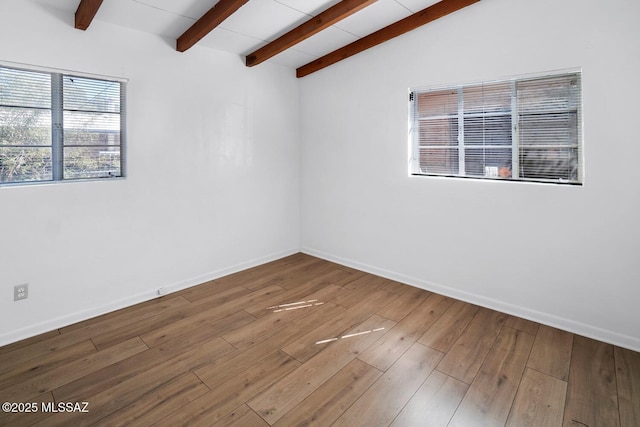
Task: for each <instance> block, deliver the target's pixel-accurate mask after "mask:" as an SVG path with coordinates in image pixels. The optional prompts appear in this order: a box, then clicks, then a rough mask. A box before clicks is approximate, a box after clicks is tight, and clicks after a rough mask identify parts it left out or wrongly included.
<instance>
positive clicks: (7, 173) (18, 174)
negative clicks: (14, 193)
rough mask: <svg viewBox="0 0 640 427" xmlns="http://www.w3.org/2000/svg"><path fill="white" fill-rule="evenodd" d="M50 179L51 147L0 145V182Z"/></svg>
mask: <svg viewBox="0 0 640 427" xmlns="http://www.w3.org/2000/svg"><path fill="white" fill-rule="evenodd" d="M51 179H52V172H51V148H36V147H3V146H0V182H21V181H23V182H24V181H47V180H51Z"/></svg>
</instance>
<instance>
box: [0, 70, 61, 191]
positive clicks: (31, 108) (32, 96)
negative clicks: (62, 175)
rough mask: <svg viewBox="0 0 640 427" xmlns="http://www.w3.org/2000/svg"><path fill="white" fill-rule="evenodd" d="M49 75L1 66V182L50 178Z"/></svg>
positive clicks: (51, 175)
mask: <svg viewBox="0 0 640 427" xmlns="http://www.w3.org/2000/svg"><path fill="white" fill-rule="evenodd" d="M51 156H52V151H51V75H50V74H48V73H40V72H32V71H23V70H15V69H11V68H2V67H0V182H28V181H47V180H51V179H52V177H53V172H52V158H51Z"/></svg>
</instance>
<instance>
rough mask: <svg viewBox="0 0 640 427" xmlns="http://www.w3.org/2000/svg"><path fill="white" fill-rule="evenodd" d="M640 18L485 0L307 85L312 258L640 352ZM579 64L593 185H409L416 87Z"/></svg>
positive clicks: (622, 10) (631, 9) (584, 5)
mask: <svg viewBox="0 0 640 427" xmlns="http://www.w3.org/2000/svg"><path fill="white" fill-rule="evenodd" d="M638 16H640V2H637V1H632V0H612V1H609V2H606V3H603V2H602V1H600V0H561V1H558V0H483V1H481V2H479V3H476V4H474V5H472V6H470V7H468V8H467V9H465V10H462V11H460V12H457V13H455V14H454V15H451V16H448V17H445V18H443V19H441V20H439V21H436V22H434V23H431V24H429V25H427V26H425V27H422V28H420V29H418V30H415V31H413V32H411V33H409V34H406V35H404V36H401V37H399V38H396V39H394V40H392V41H390V42H387V43H386V44H384V45H381V46H378V47H376V48H373V49H370V50H368V51H366V52H364V53H361V54H359V55H357V56H355V57H352V58H350V59H348V60H346V61H343V62H341V63H339V64H336V65H334V66H332V67H330V68H327V69H324V70H322V71H320V72H317V73H315V74H312V75H311V76H309V77H306V78H304V79H302V80H301V86H300V91H301V92H300V93H301V101H300V103H301V136H302V148H301V158H302V161H301V185H302V196H301V197H302V199H301V222H302V235H301V239H302V247H303V250H304V251H306V252H308V253H311V254H315V255H319V256H322V257H325V258H328V259H332V260H335V261H338V262H342V263H345V264H348V265H351V266H354V267H357V268H362V269H364V270H368V271H372V272H374V273H379V274H382V275H386V276H388V277H392V278H396V279H399V280H403V281H405V282H408V283H412V284H414V285H417V286H421V287H424V288H426V289H431V290H435V291H437V292H441V293H444V294H448V295H451V296H454V297H458V298H461V299H464V300H467V301H471V302H475V303H478V304H482V305H485V306H489V307H493V308H496V309H499V310H503V311H506V312H509V313H513V314H516V315H520V316H523V317H526V318H530V319H534V320H537V321H541V322H543V323H547V324H551V325H556V326H559V327H562V328H564V329H569V330H572V331H575V332H578V333H581V334H584V335H588V336H591V337H595V338H599V339H602V340H604V341H608V342H612V343H616V344H619V345H623V346H626V347H629V348H634V349H636V350H640V309H638V304H639V303H640V225H639V224H640V223H639V218H640V190H639V187H638V181H639V178H638V176H637V173H638V168H637V165H638V157H640V144H639V143H638V141H639V140H638V136H637V135H636V134H634V133H633V132H632V131H631V130H632V129H634V128H635V124H636V123H637V122H638V115H637V114H638V108H637V100H638V99H640V84H639V83H638V78H639V76H640V74H638V70H639V69H640V43H639V40H640V25H638ZM574 67H581V68H582V71H583V104H584V148H585V156H586V158H585V180H584V185H583V186H581V187H575V186H557V185H545V184H530V183H513V182H486V181H478V180H456V179H438V178H427V177H409V176H408V173H407V170H408V160H407V159H408V150H407V136H406V135H407V108H408V106H407V92H408V88H410V87H416V86H426V85H444V84H452V83H464V82H476V81H483V80H492V79H496V78H500V77H508V76H514V75H521V74H528V73H537V72H544V71H550V70H557V69H566V68H574Z"/></svg>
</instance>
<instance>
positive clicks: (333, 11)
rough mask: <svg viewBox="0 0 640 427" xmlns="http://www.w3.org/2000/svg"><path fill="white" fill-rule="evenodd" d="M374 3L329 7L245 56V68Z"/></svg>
mask: <svg viewBox="0 0 640 427" xmlns="http://www.w3.org/2000/svg"><path fill="white" fill-rule="evenodd" d="M376 1H377V0H342V1H341V2H340V3H338V4H335V5H333V6H331V7H330V8H329V9H327V10H325V11H324V12H322V13H320V14H319V15H317V16H314V17H313V18H311V19H309V20H308V21H306V22H305V23H304V24H301V25H299V26H297V27H296V28H294V29H293V30H291V31H289V32H288V33H286V34H284V35H282V36H280V37H278V38H277V39H276V40H274V41H272V42H271V43H269V44H267V45H265V46H263V47H261V48H260V49H258V50H256V51H255V52H252V53H250V54H249V55H247V57H246V59H245V63H246V65H247V67H253V66H254V65H258V64H260V63H261V62H264V61H266V60H267V59H269V58H271V57H273V56H275V55H277V54H279V53H280V52H283V51H285V50H286V49H289V48H290V47H291V46H294V45H296V44H298V43H300V42H301V41H303V40H306V39H308V38H309V37H311V36H313V35H314V34H317V33H319V32H320V31H322V30H324V29H325V28H328V27H330V26H332V25H333V24H335V23H336V22H340V21H342V20H343V19H344V18H346V17H348V16H351V15H353V14H354V13H356V12H358V11H359V10H362V9H364V8H365V7H367V6H369V5H371V4H373V3H375V2H376Z"/></svg>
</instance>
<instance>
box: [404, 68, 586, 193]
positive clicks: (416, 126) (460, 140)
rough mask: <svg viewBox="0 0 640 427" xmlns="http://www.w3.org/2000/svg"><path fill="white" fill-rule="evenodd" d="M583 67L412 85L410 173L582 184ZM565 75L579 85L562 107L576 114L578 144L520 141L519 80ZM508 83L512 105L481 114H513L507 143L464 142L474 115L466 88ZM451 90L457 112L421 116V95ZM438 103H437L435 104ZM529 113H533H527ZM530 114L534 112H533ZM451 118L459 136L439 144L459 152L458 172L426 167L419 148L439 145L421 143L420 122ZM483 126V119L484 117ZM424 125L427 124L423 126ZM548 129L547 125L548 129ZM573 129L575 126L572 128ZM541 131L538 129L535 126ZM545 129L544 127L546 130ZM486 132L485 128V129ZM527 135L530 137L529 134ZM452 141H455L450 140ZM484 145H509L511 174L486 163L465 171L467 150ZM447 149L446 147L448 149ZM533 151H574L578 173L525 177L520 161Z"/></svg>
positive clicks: (566, 111)
mask: <svg viewBox="0 0 640 427" xmlns="http://www.w3.org/2000/svg"><path fill="white" fill-rule="evenodd" d="M581 74H582V73H581V70H580V69H571V70H561V71H555V72H547V73H538V74H530V75H526V76H518V77H512V78H508V79H501V80H495V81H489V82H479V83H467V84H456V85H448V86H438V87H427V88H411V89H410V90H409V174H410V175H411V176H439V177H450V178H473V179H491V180H501V181H519V182H522V181H525V182H543V183H556V184H572V185H582V184H583V181H584V172H583V169H584V160H583V153H584V148H583V136H582V87H581V77H582V76H581ZM563 77H569V78H572V77H575V82H576V85H577V102H574V101H576V100H575V99H572V103H571V105H570V106H569V107H567V108H566V110H562V111H561V113H569V114H572V113H575V115H576V120H575V135H574V136H573V137H572V138H575V140H576V141H575V143H574V142H573V141H572V142H569V141H568V140H565V141H560V140H554V141H551V142H550V143H549V144H538V145H532V144H531V143H530V144H524V143H521V141H520V139H521V130H520V122H521V117H520V112H519V111H518V107H519V102H518V92H517V87H518V84H519V83H524V82H538V81H543V80H544V79H549V80H553V79H554V78H563ZM504 84H508V85H510V88H511V105H510V107H509V110H508V111H507V110H502V111H500V112H492V113H482V114H480V116H482V117H490V116H492V115H493V116H510V117H511V135H510V143H509V142H508V140H507V143H502V144H501V145H491V144H486V145H485V144H484V143H483V144H482V145H480V146H478V145H475V146H473V145H468V144H466V143H465V120H468V119H469V118H470V117H471V116H472V114H469V112H465V111H464V98H463V91H464V90H465V89H470V88H477V87H479V86H482V85H487V86H491V85H504ZM446 91H450V94H451V95H453V93H454V91H455V92H457V94H458V100H457V107H458V108H457V111H456V112H454V113H452V114H448V115H443V116H432V117H424V116H422V117H421V113H420V112H419V111H418V109H419V108H418V100H417V99H418V96H420V95H424V94H426V95H429V94H438V93H440V94H442V93H443V92H446ZM434 105H435V104H434ZM528 114H530V113H528ZM544 114H548V112H544V111H543V112H541V115H544ZM522 115H523V116H525V115H526V114H525V113H522ZM530 115H531V114H530ZM443 118H444V119H445V120H446V119H447V118H451V119H452V120H451V123H452V129H453V131H454V132H457V138H456V140H457V141H456V143H455V144H450V145H446V141H442V145H441V146H440V147H445V146H446V147H447V148H448V149H450V150H453V151H452V152H455V153H456V154H457V171H453V172H452V171H447V172H443V171H430V170H428V168H425V166H424V163H423V162H422V159H424V158H425V155H422V159H421V153H420V149H421V148H422V149H425V150H426V151H429V150H430V149H431V150H432V152H434V151H433V150H434V149H437V148H440V147H439V146H438V145H437V144H438V143H433V144H424V143H423V144H421V135H420V132H421V130H420V129H421V127H420V122H421V121H423V123H424V122H428V121H429V120H430V119H432V120H434V121H433V123H435V122H436V120H440V121H441V122H442V119H443ZM454 120H457V126H456V125H455V122H454ZM539 123H543V124H544V121H543V120H542V121H539ZM483 126H484V120H483ZM423 127H424V125H423ZM545 129H546V128H545ZM572 129H573V128H572ZM536 130H537V131H539V129H536ZM543 131H544V130H543ZM483 132H484V128H483ZM525 136H529V134H526V135H525ZM449 142H450V143H451V142H452V140H451V139H450V140H449ZM479 147H482V148H483V149H488V150H492V149H493V150H497V149H498V148H503V149H506V148H510V150H511V156H510V157H511V159H510V165H509V176H501V175H499V174H498V170H497V168H494V167H487V166H485V173H484V175H479V174H477V173H476V174H470V173H467V172H466V170H465V167H466V165H465V162H466V157H467V156H466V155H465V150H467V149H469V150H472V149H476V150H477V149H478V148H479ZM447 148H443V150H446V149H447ZM527 149H528V150H530V151H529V152H535V151H536V150H537V151H538V152H543V150H556V151H558V149H566V150H567V152H572V153H573V154H575V157H576V159H575V160H576V161H577V166H576V168H575V172H574V173H572V174H571V175H575V177H572V178H567V177H560V176H557V177H555V176H554V177H544V176H542V177H540V176H538V177H533V178H532V177H526V176H522V175H523V174H522V173H521V170H520V166H521V165H520V161H521V156H520V153H521V150H527Z"/></svg>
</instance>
